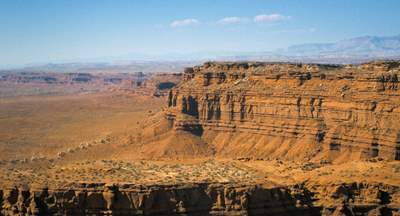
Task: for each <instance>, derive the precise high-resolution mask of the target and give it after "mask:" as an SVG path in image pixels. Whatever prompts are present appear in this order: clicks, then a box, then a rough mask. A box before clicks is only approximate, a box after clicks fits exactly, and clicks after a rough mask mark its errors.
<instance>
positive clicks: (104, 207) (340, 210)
mask: <svg viewBox="0 0 400 216" xmlns="http://www.w3.org/2000/svg"><path fill="white" fill-rule="evenodd" d="M396 191H397V193H395V192H396ZM398 191H399V188H398V187H394V186H389V185H368V184H343V185H334V186H331V188H330V189H329V190H326V187H325V190H324V193H323V194H321V195H322V196H323V198H322V199H320V198H318V197H317V196H315V192H312V191H309V190H308V189H306V187H304V185H293V186H289V187H266V186H262V185H254V186H249V185H238V184H236V185H232V184H211V183H210V184H208V183H203V184H192V185H191V184H187V185H153V186H134V185H105V184H81V185H75V186H74V187H71V188H70V189H68V187H64V189H49V188H36V189H35V188H27V187H20V188H9V189H3V190H1V191H0V198H1V199H0V202H1V204H2V205H0V206H2V207H1V209H0V212H1V215H355V214H357V215H364V214H365V215H366V214H370V215H380V214H383V215H395V214H396V213H400V212H398V209H399V206H396V205H395V204H394V203H398V200H397V201H394V203H392V199H394V198H395V199H399V198H400V197H399V194H398ZM389 193H390V194H391V196H389V195H388V194H389Z"/></svg>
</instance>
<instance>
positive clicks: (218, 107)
mask: <svg viewBox="0 0 400 216" xmlns="http://www.w3.org/2000/svg"><path fill="white" fill-rule="evenodd" d="M399 77H400V62H396V61H387V62H371V63H367V64H362V65H346V66H341V65H319V64H289V63H257V62H253V63H252V62H250V63H213V62H209V63H205V64H204V65H202V66H197V67H194V68H188V69H186V70H185V74H184V78H183V82H182V83H181V84H180V85H179V86H178V87H177V88H174V89H173V90H172V91H171V92H170V93H169V99H168V107H169V108H168V110H167V114H166V116H167V117H166V118H167V119H168V121H169V122H170V125H171V128H174V130H185V131H189V132H191V133H194V134H197V135H198V136H201V138H202V139H203V140H204V141H206V142H207V143H208V145H209V146H210V148H213V149H214V150H215V154H216V155H217V156H223V157H232V156H236V157H257V158H260V157H262V158H285V159H289V160H293V159H296V160H299V159H305V160H309V159H314V160H321V159H328V160H332V161H338V162H340V161H347V160H349V159H351V160H358V159H368V158H374V157H380V158H383V159H387V160H399V159H400V129H399V128H400V123H399V121H398V119H400V84H399Z"/></svg>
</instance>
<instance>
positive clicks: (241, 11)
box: [0, 0, 400, 66]
mask: <svg viewBox="0 0 400 216" xmlns="http://www.w3.org/2000/svg"><path fill="white" fill-rule="evenodd" d="M399 8H400V1H398V0H368V1H366V0H326V1H317V0H292V1H289V0H237V1H235V0H199V1H188V0H187V1H186V0H157V1H156V0H142V1H139V0H113V1H111V0H0V29H1V30H0V66H7V65H8V66H10V65H22V64H27V63H39V62H51V61H57V60H77V59H82V60H85V59H92V58H99V57H104V56H124V55H128V54H130V53H147V54H168V53H191V52H213V51H271V50H275V49H278V48H285V47H287V46H289V45H293V44H300V43H310V42H313V43H314V42H333V41H337V40H341V39H345V38H351V37H358V36H364V35H378V36H390V35H398V34H400V30H399V29H400V28H399V27H400V13H399V12H398V10H399Z"/></svg>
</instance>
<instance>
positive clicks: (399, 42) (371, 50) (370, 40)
mask: <svg viewBox="0 0 400 216" xmlns="http://www.w3.org/2000/svg"><path fill="white" fill-rule="evenodd" d="M282 54H285V55H292V56H315V55H320V56H336V57H338V56H369V57H388V56H399V55H400V35H397V36H391V37H378V36H364V37H357V38H351V39H347V40H341V41H338V42H336V43H312V44H300V45H294V46H290V47H289V48H288V49H287V50H285V51H284V52H283V53H282Z"/></svg>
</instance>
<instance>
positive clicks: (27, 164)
mask: <svg viewBox="0 0 400 216" xmlns="http://www.w3.org/2000/svg"><path fill="white" fill-rule="evenodd" d="M399 68H400V63H399V62H372V63H369V64H363V65H354V66H350V65H349V66H339V65H307V64H304V65H303V64H286V63H278V64H274V63H206V64H204V65H202V66H197V67H194V68H188V69H186V70H185V73H184V75H183V81H182V82H181V83H180V84H178V85H177V86H175V87H174V88H173V89H172V90H171V91H169V90H168V88H169V87H172V85H171V84H169V81H168V79H164V78H163V76H161V77H157V76H155V77H153V79H150V80H148V81H144V82H142V83H141V84H140V85H139V86H136V87H135V89H134V91H130V90H129V91H128V90H127V89H126V88H122V87H120V86H114V87H112V88H107V89H106V90H101V91H99V92H92V93H84V92H79V93H73V94H66V95H55V96H34V97H11V98H6V99H2V100H1V102H0V107H1V109H0V116H1V118H0V127H1V130H0V135H1V136H0V137H1V139H0V142H1V143H0V144H1V145H0V147H1V148H2V149H1V151H2V152H3V154H2V155H1V161H0V173H1V175H0V185H1V188H0V204H1V207H0V212H1V214H3V215H13V214H31V215H32V214H33V215H49V214H53V215H87V214H94V215H114V214H117V215H400V163H399V156H398V155H399V152H400V149H399V141H398V136H399V135H398V134H399V132H398V128H399V126H398V121H397V119H398V118H399V106H400V105H399V103H400V99H399V94H398V91H399V89H398V87H400V86H398V82H399V80H398V78H397V77H398V76H399V75H400V74H399V72H400V71H399ZM176 78H177V77H174V76H173V77H169V79H171V80H170V81H171V82H173V83H175V82H176ZM160 83H164V84H161V85H160ZM164 87H168V88H165V89H164ZM168 91H169V93H168Z"/></svg>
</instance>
